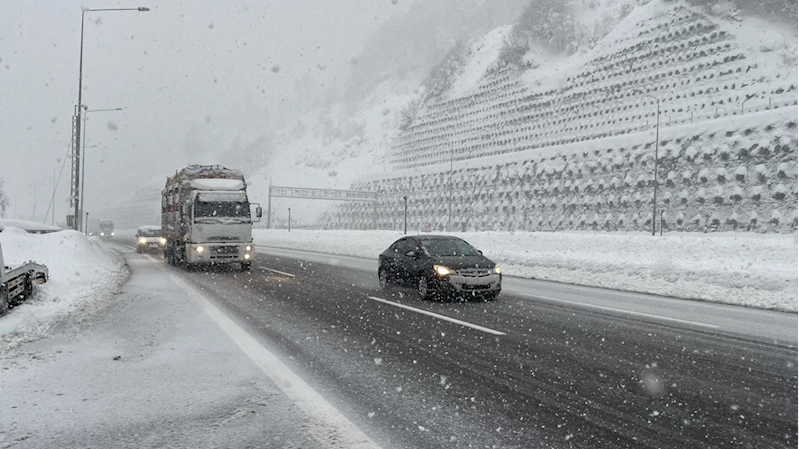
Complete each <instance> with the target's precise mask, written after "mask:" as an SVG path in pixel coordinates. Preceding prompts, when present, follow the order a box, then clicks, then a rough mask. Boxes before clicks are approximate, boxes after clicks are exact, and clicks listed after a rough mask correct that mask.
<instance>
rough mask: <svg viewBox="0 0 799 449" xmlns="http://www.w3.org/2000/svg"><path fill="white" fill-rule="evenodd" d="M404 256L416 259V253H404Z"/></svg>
mask: <svg viewBox="0 0 799 449" xmlns="http://www.w3.org/2000/svg"><path fill="white" fill-rule="evenodd" d="M405 255H406V256H408V257H413V258H414V259H415V258H416V251H408V252H407V253H405Z"/></svg>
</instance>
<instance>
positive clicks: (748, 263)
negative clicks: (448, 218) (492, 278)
mask: <svg viewBox="0 0 799 449" xmlns="http://www.w3.org/2000/svg"><path fill="white" fill-rule="evenodd" d="M254 234H255V238H256V243H257V244H258V245H262V246H275V247H282V248H292V249H302V250H309V251H318V252H326V253H333V254H341V255H350V256H358V257H367V258H373V259H374V258H376V257H377V255H378V254H379V253H381V252H382V251H383V250H384V249H386V248H387V247H388V246H389V245H390V244H391V242H393V241H394V240H395V239H397V238H399V237H401V236H402V234H401V233H398V232H393V231H304V230H293V231H291V232H290V233H288V232H286V231H285V230H258V231H254ZM453 235H457V236H459V237H462V238H464V239H466V240H467V241H469V242H470V243H472V244H473V245H474V246H476V247H477V248H479V249H481V250H483V252H484V253H485V254H486V256H487V257H489V258H491V259H492V260H494V261H495V262H497V263H499V264H501V265H502V272H503V273H504V274H506V275H510V276H520V277H527V278H535V279H544V280H552V281H557V282H565V283H570V284H579V285H587V286H596V287H604V288H611V289H618V290H627V291H636V292H645V293H653V294H658V295H667V296H674V297H680V298H687V299H700V300H706V301H714V302H722V303H727V304H736V305H742V306H748V307H756V308H763V309H775V310H782V311H790V312H796V311H797V246H796V245H797V240H796V239H797V236H796V234H790V235H780V234H748V233H747V234H744V233H717V234H676V233H675V234H670V235H669V234H667V235H664V236H663V237H652V236H651V235H649V234H646V233H607V232H603V233H591V232H541V233H536V232H515V233H514V232H480V233H454V234H453ZM264 251H265V250H261V252H264Z"/></svg>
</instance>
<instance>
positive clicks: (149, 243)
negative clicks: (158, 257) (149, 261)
mask: <svg viewBox="0 0 799 449" xmlns="http://www.w3.org/2000/svg"><path fill="white" fill-rule="evenodd" d="M164 246H166V239H165V238H164V237H163V235H162V234H161V227H160V226H139V227H138V228H137V229H136V252H137V253H139V254H141V253H146V252H159V251H163V250H164Z"/></svg>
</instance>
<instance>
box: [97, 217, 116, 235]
mask: <svg viewBox="0 0 799 449" xmlns="http://www.w3.org/2000/svg"><path fill="white" fill-rule="evenodd" d="M113 236H114V222H113V221H111V220H107V219H102V220H100V237H113Z"/></svg>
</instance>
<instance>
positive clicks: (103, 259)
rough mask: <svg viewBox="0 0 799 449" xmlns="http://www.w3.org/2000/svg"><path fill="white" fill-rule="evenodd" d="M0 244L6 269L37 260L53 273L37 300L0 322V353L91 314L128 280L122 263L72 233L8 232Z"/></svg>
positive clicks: (96, 242)
mask: <svg viewBox="0 0 799 449" xmlns="http://www.w3.org/2000/svg"><path fill="white" fill-rule="evenodd" d="M0 244H2V246H3V257H4V259H5V262H6V264H18V263H22V262H25V261H28V260H34V261H36V262H39V263H43V264H45V265H47V268H49V270H50V280H49V281H48V282H47V283H46V284H42V285H38V286H37V287H36V289H35V294H34V296H33V298H31V299H30V300H28V301H25V302H24V303H23V304H21V305H20V306H18V307H15V308H14V309H12V310H11V311H10V312H9V313H7V314H6V315H4V316H2V317H0V351H2V350H3V349H8V348H11V347H15V346H17V345H19V344H20V343H23V342H26V341H31V340H34V339H36V338H38V337H41V336H43V335H44V334H46V333H47V332H48V329H49V328H50V327H51V326H52V325H54V324H55V323H57V322H58V321H59V320H61V319H63V318H65V317H66V316H67V315H71V314H74V315H75V317H76V318H78V319H80V316H81V315H84V314H87V313H91V311H93V310H96V309H97V308H99V307H101V306H102V305H103V304H104V302H103V300H105V299H108V298H110V297H111V296H112V295H113V293H114V292H115V291H116V289H117V288H118V287H119V285H120V284H121V283H122V282H123V281H124V280H125V279H126V278H127V275H128V269H127V266H126V265H125V263H124V262H123V260H122V258H121V257H120V256H119V255H118V254H116V253H114V252H112V251H110V250H109V249H108V248H107V247H106V246H105V244H104V243H103V242H102V241H100V240H99V239H96V238H87V237H86V236H84V235H83V234H81V233H79V232H75V231H71V230H67V231H60V232H55V233H51V234H28V233H26V232H25V231H23V230H21V229H18V228H12V227H6V228H5V229H4V230H3V231H2V232H0Z"/></svg>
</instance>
